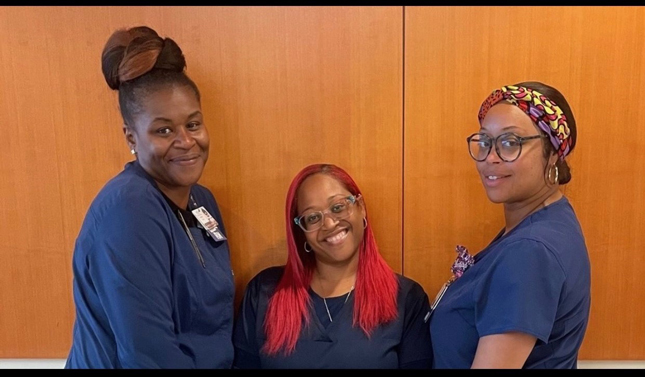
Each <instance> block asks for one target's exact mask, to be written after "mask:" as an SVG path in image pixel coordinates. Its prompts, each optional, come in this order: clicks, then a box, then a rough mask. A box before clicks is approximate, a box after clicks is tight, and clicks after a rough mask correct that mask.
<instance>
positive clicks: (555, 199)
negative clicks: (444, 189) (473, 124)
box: [430, 82, 591, 369]
mask: <svg viewBox="0 0 645 377" xmlns="http://www.w3.org/2000/svg"><path fill="white" fill-rule="evenodd" d="M479 123H480V128H479V131H478V132H476V133H474V134H472V135H471V136H469V137H468V138H467V142H468V151H469V153H470V156H471V157H472V158H473V159H474V160H475V161H476V162H475V165H476V167H477V171H478V172H479V175H480V178H481V180H482V184H483V185H484V189H485V190H486V194H487V196H488V198H489V199H490V200H491V201H492V202H494V203H501V204H503V205H504V219H505V224H504V227H503V228H502V229H501V231H500V232H499V233H498V234H497V235H496V236H495V237H494V238H493V240H492V241H491V242H490V244H489V245H488V246H487V247H486V248H484V249H483V250H481V251H480V252H478V253H477V254H476V255H474V256H471V255H470V254H469V253H468V250H467V249H466V248H465V247H463V246H458V247H457V253H458V258H457V261H455V264H454V265H453V269H452V272H453V277H452V278H451V279H450V280H449V281H448V283H446V285H444V287H443V288H442V290H441V291H440V292H439V294H438V295H437V297H436V299H435V302H433V304H432V308H433V311H432V314H431V318H430V333H431V337H432V343H433V349H434V367H435V368H548V369H554V368H577V358H578V350H579V349H580V345H581V344H582V340H583V338H584V335H585V331H586V328H587V323H588V321H589V307H590V300H591V298H590V280H591V279H590V263H589V256H588V253H587V247H586V245H585V240H584V236H583V233H582V230H581V228H580V224H579V223H578V219H577V217H576V214H575V212H574V210H573V208H572V206H571V204H570V203H569V201H568V199H567V198H566V197H565V196H564V195H563V194H562V192H561V191H560V185H563V184H566V183H568V182H569V180H570V179H571V173H570V170H569V165H568V164H567V161H566V157H567V156H568V155H569V153H570V152H571V151H572V150H573V148H574V147H575V144H576V123H575V120H574V117H573V113H572V112H571V108H570V107H569V104H568V103H567V101H566V100H565V98H564V97H563V95H562V94H561V93H560V92H558V91H557V90H556V89H555V88H553V87H550V86H548V85H545V84H542V83H539V82H524V83H519V84H516V85H509V86H504V87H502V88H500V89H497V90H495V91H494V92H493V93H492V94H491V95H490V96H489V97H488V98H487V99H486V100H485V101H484V102H483V104H482V105H481V109H480V111H479Z"/></svg>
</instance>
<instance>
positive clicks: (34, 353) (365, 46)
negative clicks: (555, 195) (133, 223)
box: [0, 6, 403, 358]
mask: <svg viewBox="0 0 645 377" xmlns="http://www.w3.org/2000/svg"><path fill="white" fill-rule="evenodd" d="M402 23H403V18H402V8H401V7H62V6H61V7H2V8H0V38H1V39H2V41H3V42H2V43H1V44H0V59H1V62H2V66H3V69H2V70H0V88H1V90H0V113H1V114H2V115H1V118H0V119H1V121H0V123H1V124H2V125H1V129H2V131H3V135H5V139H4V140H5V143H4V145H3V148H0V157H1V158H2V160H3V161H4V162H5V163H3V164H0V173H1V174H2V177H4V178H3V180H2V183H0V260H1V263H0V284H1V286H2V290H1V294H0V302H2V305H1V306H0V358H18V357H29V358H62V357H66V355H67V351H68V349H69V346H70V344H71V331H72V323H73V317H74V312H73V301H72V300H73V299H72V287H71V282H72V275H71V255H72V251H73V246H74V240H75V238H76V236H77V234H78V231H79V229H80V226H81V222H82V220H83V217H84V215H85V211H86V210H87V208H88V206H89V204H90V202H91V200H92V199H93V198H94V196H95V195H96V193H97V192H98V190H99V189H100V188H101V187H102V186H103V184H104V183H105V182H106V181H107V180H108V179H109V178H111V177H112V176H114V175H115V174H116V173H118V172H119V171H120V170H121V169H122V167H123V165H124V164H125V163H126V162H127V161H128V160H130V158H131V155H130V154H129V151H128V149H127V146H126V144H125V141H124V139H123V136H122V132H121V122H122V120H121V118H120V115H119V113H118V104H117V99H116V93H115V92H112V91H110V90H109V89H108V87H107V85H106V84H105V82H104V79H103V76H102V74H101V67H100V54H101V50H102V48H103V45H104V43H105V41H106V40H107V38H108V37H109V35H110V34H111V32H112V31H113V30H115V29H116V28H119V27H126V26H136V25H142V24H145V25H148V26H151V27H153V28H154V29H156V30H157V31H158V32H159V33H160V34H162V35H163V36H170V37H171V38H173V39H175V40H176V41H177V42H178V43H179V45H180V46H181V47H182V49H183V51H184V54H185V55H186V58H187V63H188V71H187V72H188V74H189V75H190V76H191V77H192V78H193V79H194V80H195V81H196V82H197V84H198V85H199V86H200V89H201V91H202V98H203V110H204V113H205V120H206V122H207V125H208V127H209V131H210V135H211V156H210V159H209V162H208V165H207V167H206V171H205V173H204V175H203V178H202V183H203V184H205V185H206V186H207V187H209V188H210V189H211V190H212V191H213V192H214V193H215V195H216V197H217V199H218V201H219V203H220V205H221V207H222V212H223V216H224V218H225V221H226V226H227V229H228V233H229V234H228V235H229V238H230V243H231V251H232V259H233V267H234V269H235V271H236V285H237V289H238V298H239V296H240V295H241V293H242V289H243V287H244V285H245V284H246V282H247V281H248V280H249V279H250V278H251V277H252V276H253V275H254V274H255V273H257V272H259V270H260V269H262V268H264V267H267V266H270V265H274V264H281V263H284V262H285V257H286V251H285V248H284V247H285V239H284V238H285V236H284V234H285V230H284V219H283V217H284V215H283V213H284V205H285V203H284V201H285V196H286V190H287V188H288V185H289V183H290V181H291V179H292V178H293V176H294V175H295V174H296V173H297V172H298V171H299V170H300V169H301V168H303V167H304V166H305V165H307V164H310V163H314V162H330V163H335V164H338V165H340V166H342V167H344V168H346V169H347V170H348V171H349V172H350V173H351V174H352V175H353V176H354V178H355V179H356V180H357V182H358V183H359V185H360V186H361V188H362V189H363V190H364V195H365V197H366V199H367V204H368V209H369V211H370V213H371V216H373V217H372V218H373V219H375V220H374V221H373V222H374V226H375V231H376V234H377V238H378V241H379V243H380V246H381V247H382V249H383V253H384V255H385V257H386V259H387V260H388V262H389V263H390V264H391V265H392V266H393V267H394V268H395V269H397V270H398V271H400V270H401V238H402V234H401V202H402V179H401V177H402V149H401V148H402V112H403V109H402V106H403V105H402V86H403V83H402V80H403V75H402V61H403V58H402V42H403V39H402V30H403V26H402Z"/></svg>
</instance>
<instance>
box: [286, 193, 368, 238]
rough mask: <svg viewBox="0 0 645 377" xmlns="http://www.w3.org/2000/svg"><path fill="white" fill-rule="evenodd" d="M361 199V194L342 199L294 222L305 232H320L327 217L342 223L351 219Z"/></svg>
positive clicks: (297, 218)
mask: <svg viewBox="0 0 645 377" xmlns="http://www.w3.org/2000/svg"><path fill="white" fill-rule="evenodd" d="M360 197H361V196H360V194H359V195H356V196H354V195H350V196H347V197H344V198H342V199H339V200H336V201H334V202H333V203H332V204H331V205H330V206H329V208H328V209H326V210H324V211H313V212H307V213H304V214H302V215H300V216H298V217H296V218H294V219H293V222H295V223H296V224H297V225H298V226H299V227H300V229H302V230H304V231H305V232H313V231H314V230H318V229H320V228H321V227H322V226H323V223H324V222H325V216H326V215H327V216H329V217H331V218H332V219H334V221H340V220H342V219H346V218H347V217H349V216H350V215H351V214H352V208H353V207H354V205H355V204H356V202H357V201H358V199H360Z"/></svg>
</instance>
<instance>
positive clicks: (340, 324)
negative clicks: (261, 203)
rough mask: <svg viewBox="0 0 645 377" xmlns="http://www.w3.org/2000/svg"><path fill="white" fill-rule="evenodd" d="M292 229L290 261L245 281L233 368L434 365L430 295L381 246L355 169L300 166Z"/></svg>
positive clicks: (291, 203)
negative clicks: (391, 263) (400, 271)
mask: <svg viewBox="0 0 645 377" xmlns="http://www.w3.org/2000/svg"><path fill="white" fill-rule="evenodd" d="M286 228H287V262H286V265H284V266H274V267H269V268H267V269H265V270H263V271H261V272H260V273H259V274H257V275H256V276H255V277H254V278H253V279H252V280H251V281H250V282H249V284H248V286H247V287H246V290H245V293H244V298H243V301H242V303H241V308H240V311H239V313H238V317H237V321H236V324H235V332H234V344H235V362H234V367H235V368H255V369H258V368H263V369H265V368H266V369H269V368H281V369H286V368H301V369H302V368H313V369H320V368H334V369H348V368H361V369H368V368H380V369H397V368H417V369H422V368H426V369H427V368H430V367H431V365H432V348H431V343H430V334H429V332H428V327H427V326H428V325H427V319H428V317H429V302H428V297H427V295H426V293H425V292H424V290H423V288H422V287H421V286H420V285H419V284H418V283H416V282H414V281H413V280H411V279H409V278H406V277H403V276H401V275H399V274H397V273H395V272H394V271H393V270H392V269H391V268H390V267H389V266H388V265H387V263H386V262H385V260H384V259H383V258H382V256H381V255H380V254H379V251H378V247H377V245H376V241H375V239H374V235H373V233H372V228H371V226H370V222H369V221H368V216H367V207H366V205H365V198H364V197H363V196H362V194H361V191H360V190H359V188H358V186H357V185H356V183H355V182H354V180H353V179H352V178H351V177H350V176H349V174H347V173H346V172H345V171H344V170H342V169H341V168H339V167H337V166H334V165H328V164H316V165H311V166H308V167H306V168H304V169H303V170H302V171H301V172H300V173H298V175H297V176H296V177H295V178H294V180H293V182H292V183H291V186H290V187H289V191H288V194H287V203H286Z"/></svg>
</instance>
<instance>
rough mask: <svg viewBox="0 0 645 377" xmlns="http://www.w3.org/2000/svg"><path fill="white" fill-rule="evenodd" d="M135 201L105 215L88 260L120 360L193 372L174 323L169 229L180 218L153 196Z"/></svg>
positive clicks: (124, 363)
mask: <svg viewBox="0 0 645 377" xmlns="http://www.w3.org/2000/svg"><path fill="white" fill-rule="evenodd" d="M127 196H128V195H126V197H127ZM131 199H132V200H123V201H122V202H120V203H117V204H115V205H114V206H112V207H111V208H110V210H109V211H108V213H106V214H104V218H103V220H102V221H101V223H100V224H99V229H97V232H98V233H99V234H98V235H97V237H96V242H97V243H98V245H96V252H95V253H93V254H92V255H90V257H89V258H90V259H89V261H88V263H89V266H88V268H89V270H90V274H91V276H92V278H93V280H94V282H95V284H96V289H97V291H98V294H99V296H100V297H101V302H102V305H103V307H104V308H105V311H106V314H107V317H108V321H109V323H110V327H111V328H112V331H113V332H114V334H115V336H116V343H117V351H118V358H119V362H120V364H121V366H122V367H123V368H174V369H179V368H194V366H195V365H194V362H193V360H192V358H191V357H190V356H189V355H187V354H185V353H184V352H183V351H182V349H181V345H180V344H179V342H178V339H177V337H176V335H175V334H176V332H177V329H175V325H174V321H173V290H172V277H171V252H172V250H171V245H172V243H173V240H172V239H171V234H170V232H169V230H168V229H167V227H168V224H169V221H173V220H175V219H169V218H168V216H167V214H166V212H165V211H161V210H159V203H158V202H156V200H158V199H157V198H156V197H153V196H152V195H142V194H141V193H139V194H138V195H137V194H135V195H132V196H131ZM187 252H192V250H188V251H187Z"/></svg>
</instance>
